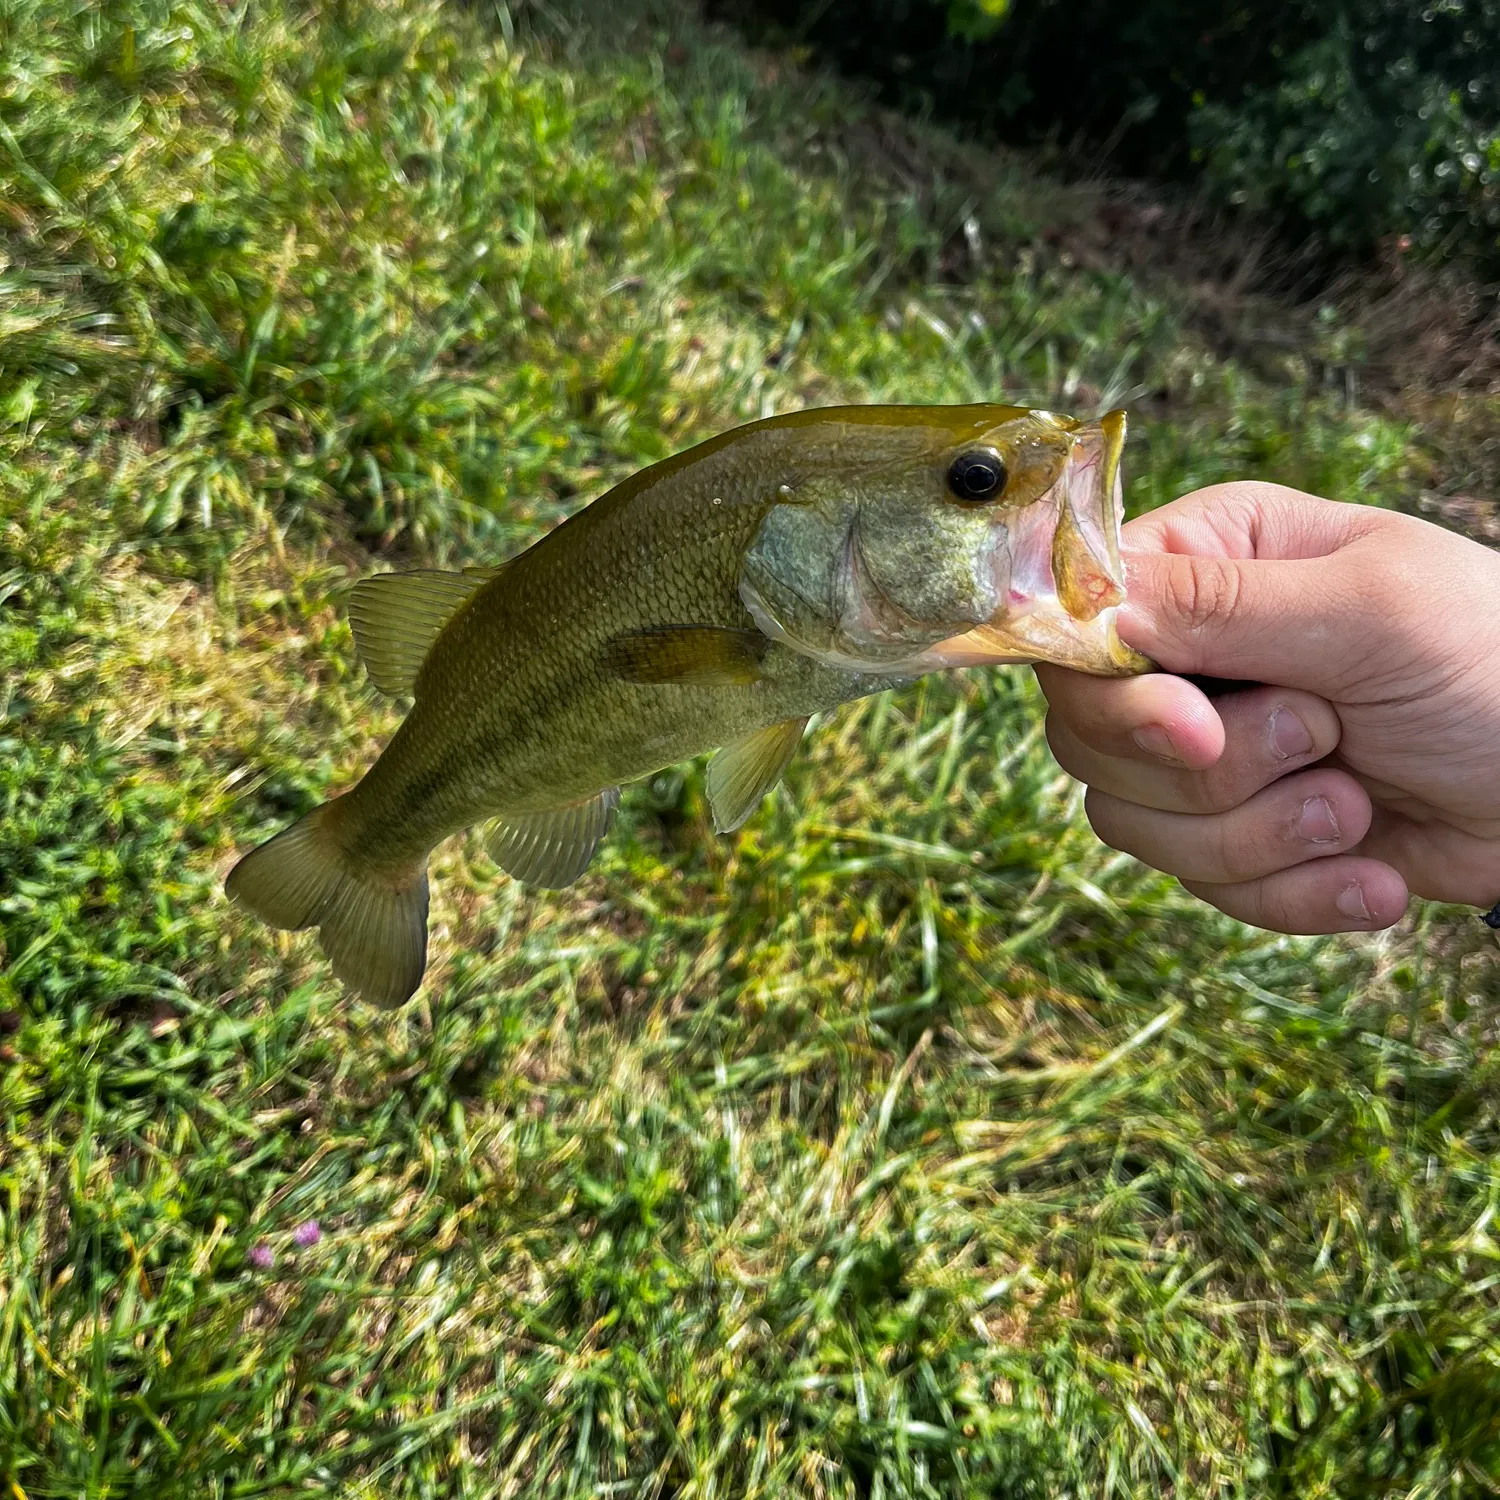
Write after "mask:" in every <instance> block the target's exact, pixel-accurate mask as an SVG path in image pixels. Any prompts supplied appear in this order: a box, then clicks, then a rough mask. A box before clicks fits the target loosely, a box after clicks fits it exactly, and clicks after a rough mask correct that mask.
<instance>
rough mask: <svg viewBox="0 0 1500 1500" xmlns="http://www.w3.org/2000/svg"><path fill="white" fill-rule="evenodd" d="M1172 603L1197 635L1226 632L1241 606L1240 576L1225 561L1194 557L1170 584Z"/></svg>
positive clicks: (1214, 558)
mask: <svg viewBox="0 0 1500 1500" xmlns="http://www.w3.org/2000/svg"><path fill="white" fill-rule="evenodd" d="M1168 589H1169V594H1170V599H1169V602H1170V604H1171V607H1172V609H1173V611H1174V612H1175V613H1176V615H1177V617H1178V618H1179V619H1180V620H1181V621H1182V622H1183V624H1184V625H1185V626H1186V627H1187V629H1188V630H1189V631H1191V632H1192V633H1193V634H1195V635H1203V634H1209V633H1212V632H1214V631H1216V630H1219V629H1222V628H1223V626H1224V625H1225V624H1227V623H1228V621H1229V620H1230V619H1231V618H1232V617H1233V615H1234V613H1235V610H1236V609H1237V608H1238V605H1239V597H1240V575H1239V571H1238V570H1237V569H1235V568H1232V567H1230V566H1228V565H1227V564H1226V563H1225V562H1224V561H1223V560H1222V559H1221V558H1216V557H1194V558H1190V559H1188V566H1187V567H1185V568H1178V569H1175V570H1174V571H1173V573H1172V575H1171V581H1170V583H1169V584H1168Z"/></svg>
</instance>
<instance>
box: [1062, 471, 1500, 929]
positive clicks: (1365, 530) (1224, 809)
mask: <svg viewBox="0 0 1500 1500" xmlns="http://www.w3.org/2000/svg"><path fill="white" fill-rule="evenodd" d="M1123 542H1124V546H1125V548H1126V549H1127V551H1126V574H1127V578H1128V585H1129V598H1128V600H1127V602H1126V603H1125V604H1124V605H1123V606H1122V607H1121V610H1120V616H1119V627H1120V634H1121V636H1122V638H1124V639H1125V640H1126V641H1127V642H1128V643H1129V644H1130V645H1132V646H1134V647H1136V649H1137V650H1140V651H1144V652H1145V653H1146V654H1147V655H1148V656H1150V657H1152V658H1153V659H1154V660H1155V661H1157V662H1158V663H1159V664H1160V665H1161V666H1162V667H1163V668H1164V669H1165V670H1164V672H1163V673H1162V674H1152V675H1149V676H1145V677H1134V678H1127V679H1123V680H1113V681H1110V680H1101V679H1099V678H1089V677H1085V676H1083V675H1082V674H1080V673H1077V672H1072V671H1067V670H1065V669H1063V668H1058V667H1038V668H1037V669H1036V671H1037V677H1038V679H1039V680H1040V682H1041V685H1042V690H1043V691H1044V692H1045V693H1046V695H1047V700H1048V705H1049V712H1048V715H1047V738H1048V741H1049V743H1050V744H1051V746H1052V752H1053V754H1054V755H1055V756H1056V757H1057V760H1058V762H1059V763H1060V764H1061V765H1062V767H1063V769H1064V770H1066V771H1068V772H1069V773H1070V774H1071V775H1073V776H1076V777H1077V778H1078V779H1079V780H1080V781H1083V782H1086V783H1087V784H1088V787H1089V792H1088V797H1087V802H1086V808H1087V811H1088V816H1089V821H1090V822H1091V823H1092V824H1093V826H1094V831H1095V832H1096V833H1097V834H1098V835H1099V837H1100V838H1101V839H1102V840H1103V841H1104V842H1105V843H1106V844H1109V845H1110V846H1111V847H1112V848H1115V849H1121V850H1124V851H1125V852H1127V853H1129V854H1133V855H1135V856H1136V857H1137V858H1138V859H1140V860H1143V861H1144V862H1145V863H1146V864H1149V865H1152V866H1154V867H1155V868H1157V869H1160V870H1164V871H1166V872H1167V873H1169V874H1172V875H1175V876H1177V877H1178V879H1179V880H1181V882H1182V884H1183V885H1184V886H1185V887H1186V888H1187V889H1188V890H1189V891H1191V892H1192V893H1193V894H1194V895H1196V896H1199V897H1201V898H1202V899H1203V900H1205V901H1208V902H1211V903H1212V904H1213V905H1214V906H1217V907H1218V908H1219V909H1220V910H1221V911H1224V912H1227V913H1228V914H1229V915H1230V916H1233V917H1238V918H1240V919H1241V920H1243V921H1246V922H1250V923H1253V924H1254V925H1256V926H1259V927H1266V928H1270V929H1272V930H1274V931H1278V932H1295V933H1321V932H1341V931H1351V930H1372V929H1376V928H1381V927H1389V926H1390V925H1391V924H1392V923H1394V922H1396V921H1398V920H1399V919H1400V918H1401V916H1402V914H1403V913H1404V912H1405V910H1406V905H1407V899H1408V894H1409V893H1410V894H1412V895H1417V896H1424V897H1429V898H1431V899H1435V900H1439V901H1455V902H1467V903H1470V904H1473V905H1475V906H1482V907H1488V906H1490V905H1491V904H1492V903H1494V902H1495V901H1496V900H1497V898H1500V555H1497V554H1496V553H1494V552H1492V551H1490V550H1489V549H1488V548H1486V547H1483V546H1481V545H1480V544H1479V543H1478V542H1473V541H1469V540H1467V539H1466V538H1464V537H1460V536H1457V535H1454V534H1453V533H1451V532H1447V531H1444V530H1443V529H1441V528H1440V527H1437V526H1433V525H1430V524H1429V523H1427V522H1425V521H1419V520H1417V519H1416V518H1414V517H1411V516H1404V515H1397V514H1393V513H1392V512H1389V511H1382V510H1376V509H1373V508H1369V507H1365V506H1360V505H1349V504H1340V503H1338V502H1335V501H1331V500H1321V499H1318V498H1317V497H1315V496H1312V495H1304V494H1302V493H1300V492H1299V491H1297V490H1292V489H1286V488H1284V487H1282V486H1280V485H1271V484H1255V483H1240V484H1225V485H1215V486H1213V487H1211V488H1209V489H1205V490H1199V491H1198V492H1196V493H1195V494H1191V495H1187V496H1184V497H1183V498H1182V499H1180V500H1177V501H1174V502H1173V503H1172V504H1170V505H1167V506H1163V507H1162V508H1161V509H1160V510H1156V511H1153V512H1151V513H1150V514H1148V515H1145V516H1142V517H1140V518H1139V519H1137V520H1135V521H1132V522H1131V523H1130V524H1129V525H1128V526H1127V527H1126V528H1125V531H1124V535H1123ZM1176 672H1182V673H1192V674H1199V675H1206V676H1213V677H1227V678H1236V679H1242V680H1246V681H1248V682H1252V683H1263V684H1267V686H1256V687H1247V688H1245V689H1242V690H1239V691H1236V692H1233V693H1231V694H1229V695H1228V696H1225V697H1220V698H1217V699H1215V700H1213V701H1210V700H1209V699H1208V698H1207V697H1206V696H1205V695H1204V694H1203V693H1202V692H1201V691H1200V690H1199V689H1198V688H1197V687H1195V686H1193V685H1192V684H1191V683H1189V682H1186V681H1184V680H1183V678H1181V677H1177V676H1168V675H1166V673H1176Z"/></svg>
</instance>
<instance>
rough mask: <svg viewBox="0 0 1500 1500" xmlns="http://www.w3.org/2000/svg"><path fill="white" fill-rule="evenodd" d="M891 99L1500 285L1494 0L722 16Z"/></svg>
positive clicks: (742, 8)
mask: <svg viewBox="0 0 1500 1500" xmlns="http://www.w3.org/2000/svg"><path fill="white" fill-rule="evenodd" d="M718 8H719V10H720V12H721V13H729V14H735V15H738V16H739V17H740V18H741V19H746V18H749V19H751V20H752V24H756V25H759V26H760V27H761V29H762V30H763V31H764V30H765V29H766V28H767V26H768V24H769V27H770V28H771V29H773V30H777V31H779V34H780V35H781V36H782V37H783V38H794V39H798V40H802V41H805V42H807V43H810V44H811V45H812V46H813V47H814V48H815V49H816V50H817V51H818V52H819V53H820V54H822V55H824V56H826V57H827V58H828V59H829V60H831V61H834V62H836V63H837V64H838V65H839V66H841V67H844V68H846V69H850V70H852V71H856V72H860V73H863V74H865V75H866V76H868V77H870V78H872V79H874V80H875V81H877V82H878V83H879V84H880V86H881V89H882V92H883V94H884V96H885V97H886V98H887V100H888V101H890V102H892V103H896V104H898V105H902V106H904V107H908V108H913V107H914V108H918V109H930V110H932V111H933V112H935V113H938V114H941V115H946V116H948V117H950V118H956V119H959V120H962V121H964V122H967V123H968V124H970V125H971V126H973V127H975V128H977V129H979V130H980V131H982V132H986V133H989V134H993V135H996V136H999V137H1001V138H1005V139H1010V140H1037V139H1040V138H1044V137H1047V136H1056V137H1061V138H1062V139H1064V140H1065V141H1070V142H1081V143H1083V144H1084V145H1085V146H1086V148H1088V149H1091V150H1092V151H1093V152H1094V153H1095V154H1096V155H1099V156H1107V157H1108V159H1109V161H1110V164H1111V166H1112V167H1113V168H1114V169H1115V170H1119V171H1124V172H1128V173H1148V174H1153V175H1163V176H1169V177H1183V178H1190V177H1198V178H1201V180H1203V181H1204V183H1205V184H1206V186H1207V187H1208V189H1209V190H1210V191H1211V192H1212V193H1213V194H1214V195H1215V196H1217V197H1219V198H1220V199H1221V200H1223V201H1225V202H1228V203H1234V204H1238V205H1242V206H1243V207H1244V208H1245V209H1246V210H1247V211H1249V212H1252V213H1256V214H1260V215H1263V216H1269V217H1271V218H1273V219H1274V220H1275V221H1276V222H1277V223H1278V224H1279V225H1280V226H1281V227H1283V228H1284V229H1285V230H1287V231H1288V232H1289V233H1291V234H1293V235H1296V236H1298V237H1303V238H1307V237H1311V238H1312V239H1314V240H1315V241H1316V242H1318V243H1319V244H1320V245H1321V246H1322V247H1323V248H1324V249H1325V250H1326V251H1327V252H1329V253H1330V254H1331V255H1337V256H1348V255H1355V256H1359V255H1364V254H1367V253H1369V251H1370V250H1371V249H1372V248H1373V247H1374V246H1375V244H1376V243H1377V242H1378V241H1379V240H1381V239H1382V238H1383V237H1385V236H1389V235H1406V236H1409V237H1410V238H1411V240H1412V242H1413V244H1414V245H1415V246H1416V247H1417V248H1419V249H1422V250H1428V251H1433V252H1438V253H1443V254H1449V253H1453V252H1458V253H1460V254H1465V255H1468V256H1470V257H1471V258H1474V259H1477V260H1479V261H1481V262H1483V263H1484V265H1485V267H1486V269H1488V270H1490V271H1491V272H1496V273H1500V188H1497V172H1500V0H1293V3H1290V4H1288V3H1277V0H1241V3H1239V4H1231V5H1228V6H1225V7H1222V8H1221V7H1213V6H1209V5H1207V4H1205V3H1203V0H1142V3H1140V4H1136V5H1121V4H1118V3H1116V0H1008V4H1005V5H1002V4H1001V3H1000V0H719V7H718Z"/></svg>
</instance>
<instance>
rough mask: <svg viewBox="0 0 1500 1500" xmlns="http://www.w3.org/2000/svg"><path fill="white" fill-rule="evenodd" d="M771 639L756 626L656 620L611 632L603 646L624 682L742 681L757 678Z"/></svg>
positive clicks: (723, 684)
mask: <svg viewBox="0 0 1500 1500" xmlns="http://www.w3.org/2000/svg"><path fill="white" fill-rule="evenodd" d="M770 645H771V643H770V641H769V640H767V639H766V637H765V636H763V635H762V634H761V633H760V631H758V630H735V629H730V628H727V627H724V626H720V625H654V626H651V627H650V628H648V629H646V630H632V631H629V632H628V633H627V634H625V635H617V636H615V637H614V639H613V640H611V641H610V643H609V644H608V645H607V646H606V647H605V648H604V665H605V668H606V669H607V670H608V671H610V672H612V673H613V674H614V675H615V676H616V677H618V678H619V679H620V680H621V681H622V682H640V683H665V682H674V683H681V684H683V685H684V686H689V687H743V686H746V685H748V684H749V683H752V682H756V681H758V680H759V678H760V675H761V672H760V664H761V661H762V659H763V658H764V656H765V654H766V652H767V650H769V649H770Z"/></svg>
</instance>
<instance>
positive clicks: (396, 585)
mask: <svg viewBox="0 0 1500 1500" xmlns="http://www.w3.org/2000/svg"><path fill="white" fill-rule="evenodd" d="M503 567H504V565H503V564H502V566H501V567H498V568H465V569H464V571H463V572H462V573H444V572H440V571H439V570H438V569H436V568H424V569H422V570H420V571H419V572H415V573H377V574H375V576H374V577H373V578H361V579H360V581H359V582H358V583H356V584H355V585H354V589H353V592H352V593H351V594H350V596H349V625H350V628H351V629H352V630H353V631H354V649H355V650H356V651H358V652H359V659H360V660H361V661H362V662H363V663H364V664H365V671H366V672H368V673H369V674H370V681H371V682H373V683H374V684H375V686H376V687H378V688H379V689H380V691H381V692H382V693H390V694H391V695H392V696H393V697H394V696H396V695H398V694H401V693H409V692H411V690H412V688H413V687H414V686H415V685H416V681H417V673H418V672H420V671H421V669H422V663H423V662H424V661H426V660H427V653H428V652H429V651H430V650H431V649H432V643H433V642H434V641H435V640H436V639H437V638H438V633H439V632H440V631H441V630H442V628H443V626H444V625H446V624H447V623H448V621H449V620H451V619H452V618H453V617H454V615H456V614H457V613H458V611H459V608H460V606H461V605H462V604H463V602H464V600H466V599H467V598H468V597H469V596H470V595H471V594H473V593H475V592H476V591H477V590H479V589H481V588H483V587H484V585H485V584H486V583H488V582H489V581H490V579H492V578H494V577H495V576H496V575H497V574H499V573H500V572H502V571H503Z"/></svg>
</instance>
